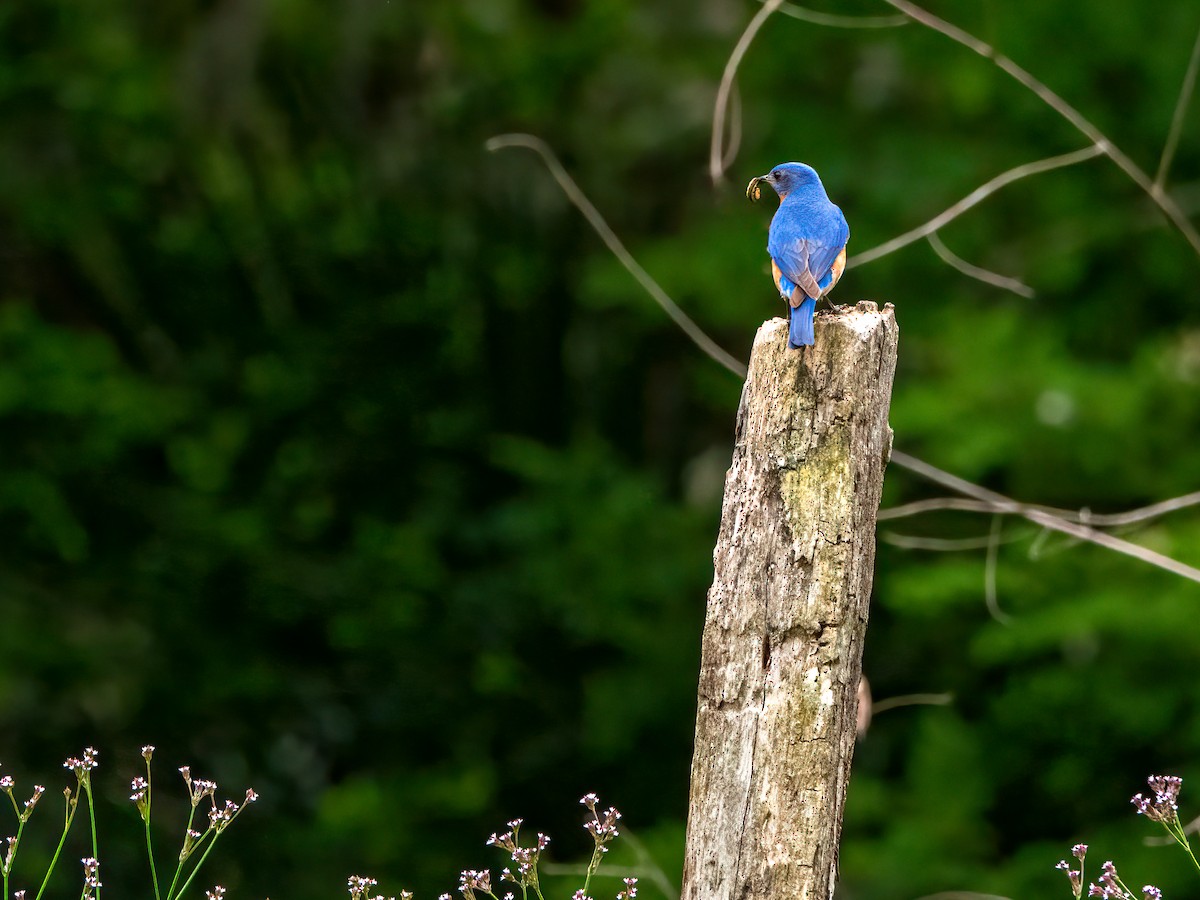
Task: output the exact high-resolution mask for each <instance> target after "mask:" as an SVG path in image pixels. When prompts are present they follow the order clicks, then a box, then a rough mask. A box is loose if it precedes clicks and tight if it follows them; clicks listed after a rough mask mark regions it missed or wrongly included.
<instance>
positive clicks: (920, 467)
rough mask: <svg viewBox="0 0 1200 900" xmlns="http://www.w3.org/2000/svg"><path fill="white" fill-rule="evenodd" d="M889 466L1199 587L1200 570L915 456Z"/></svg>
mask: <svg viewBox="0 0 1200 900" xmlns="http://www.w3.org/2000/svg"><path fill="white" fill-rule="evenodd" d="M892 462H893V463H896V464H897V465H899V466H901V467H902V468H905V469H908V470H909V471H910V472H915V473H916V474H918V475H921V476H922V477H924V478H926V479H928V480H929V481H933V482H936V483H937V484H941V485H943V486H944V487H948V488H950V489H951V490H952V491H957V492H958V493H960V494H964V495H966V496H967V497H970V498H972V499H973V500H977V501H982V502H983V503H984V504H986V510H984V511H986V512H989V513H992V514H997V515H1016V516H1021V517H1022V518H1024V519H1027V520H1029V521H1030V522H1033V523H1034V524H1035V525H1041V526H1042V527H1044V528H1048V529H1050V530H1051V531H1059V532H1062V533H1063V534H1069V535H1071V536H1072V537H1077V538H1079V539H1081V540H1084V541H1087V542H1089V543H1092V544H1097V545H1099V546H1101V547H1106V548H1108V549H1109V550H1115V551H1117V552H1118V553H1123V554H1124V555H1126V556H1132V557H1133V558H1134V559H1139V560H1141V561H1142V562H1144V563H1148V564H1150V565H1152V566H1157V567H1158V568H1160V569H1164V570H1166V571H1168V572H1171V573H1173V574H1175V575H1179V576H1181V577H1183V578H1186V579H1188V580H1189V581H1194V582H1196V583H1198V584H1200V569H1196V568H1194V567H1193V566H1189V565H1187V564H1186V563H1182V562H1180V561H1179V560H1177V559H1172V558H1171V557H1169V556H1165V555H1163V554H1162V553H1158V552H1156V551H1154V550H1149V549H1147V548H1146V547H1142V546H1139V545H1138V544H1134V543H1131V542H1130V541H1126V540H1122V539H1121V538H1118V537H1113V536H1112V535H1111V534H1108V533H1107V532H1104V531H1097V530H1096V529H1095V528H1092V527H1090V526H1088V525H1083V524H1080V523H1078V522H1072V521H1070V520H1069V519H1065V518H1062V517H1060V516H1058V515H1054V514H1051V513H1048V512H1045V511H1043V510H1041V509H1038V508H1037V507H1031V506H1026V505H1024V504H1022V503H1018V502H1017V501H1016V500H1013V499H1012V498H1011V497H1006V496H1004V495H1003V494H1000V493H997V492H996V491H993V490H990V489H989V488H985V487H983V486H982V485H978V484H974V483H973V482H970V481H967V480H966V479H965V478H959V477H958V476H957V475H952V474H951V473H949V472H947V471H945V470H943V469H939V468H938V467H937V466H934V465H930V464H929V463H927V462H925V461H924V460H920V459H917V458H916V457H915V456H909V455H908V454H907V453H904V452H903V451H901V450H892ZM975 511H979V510H975ZM880 512H881V515H880V518H884V516H883V515H882V513H883V512H886V510H881V511H880Z"/></svg>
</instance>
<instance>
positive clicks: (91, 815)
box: [83, 774, 100, 900]
mask: <svg viewBox="0 0 1200 900" xmlns="http://www.w3.org/2000/svg"><path fill="white" fill-rule="evenodd" d="M83 790H84V792H85V793H86V794H87V802H88V819H89V820H90V821H91V823H92V859H99V858H100V842H99V840H98V838H97V837H96V804H95V802H94V801H93V800H92V779H91V775H90V774H89V775H88V777H87V778H85V779H84V780H83ZM84 893H85V894H86V893H87V891H86V889H85V891H84ZM96 900H100V885H99V883H98V882H97V884H96Z"/></svg>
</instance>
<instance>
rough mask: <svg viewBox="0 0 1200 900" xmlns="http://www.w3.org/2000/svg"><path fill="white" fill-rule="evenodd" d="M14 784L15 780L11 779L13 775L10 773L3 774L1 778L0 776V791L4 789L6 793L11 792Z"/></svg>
mask: <svg viewBox="0 0 1200 900" xmlns="http://www.w3.org/2000/svg"><path fill="white" fill-rule="evenodd" d="M14 784H16V782H15V781H13V777H12V776H11V775H5V776H4V777H3V778H0V791H4V792H5V793H6V794H11V793H12V789H13V785H14Z"/></svg>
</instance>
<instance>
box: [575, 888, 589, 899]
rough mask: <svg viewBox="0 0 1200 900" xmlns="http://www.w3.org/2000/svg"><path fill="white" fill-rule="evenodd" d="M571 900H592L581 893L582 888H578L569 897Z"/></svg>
mask: <svg viewBox="0 0 1200 900" xmlns="http://www.w3.org/2000/svg"><path fill="white" fill-rule="evenodd" d="M571 900H592V898H591V897H589V896H588V895H587V894H585V893H584V892H583V888H580V889H579V890H577V891H576V892H575V893H574V894H572V895H571Z"/></svg>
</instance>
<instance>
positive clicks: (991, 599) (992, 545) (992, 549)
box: [983, 516, 1012, 625]
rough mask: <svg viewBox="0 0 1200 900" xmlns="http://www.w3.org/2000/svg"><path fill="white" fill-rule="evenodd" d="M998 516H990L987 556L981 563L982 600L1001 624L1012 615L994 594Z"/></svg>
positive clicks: (998, 541)
mask: <svg viewBox="0 0 1200 900" xmlns="http://www.w3.org/2000/svg"><path fill="white" fill-rule="evenodd" d="M1000 524H1001V518H1000V516H992V529H991V532H990V533H989V534H988V546H987V557H986V558H985V559H984V563H983V602H984V605H985V606H986V607H987V611H988V614H989V615H990V616H991V617H992V618H993V619H995V620H996V621H997V622H999V623H1000V624H1001V625H1008V624H1010V623H1011V622H1012V616H1010V615H1009V614H1008V613H1006V612H1005V611H1004V610H1002V609H1001V608H1000V601H999V598H998V597H997V596H996V565H997V563H998V562H999V561H1000Z"/></svg>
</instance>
